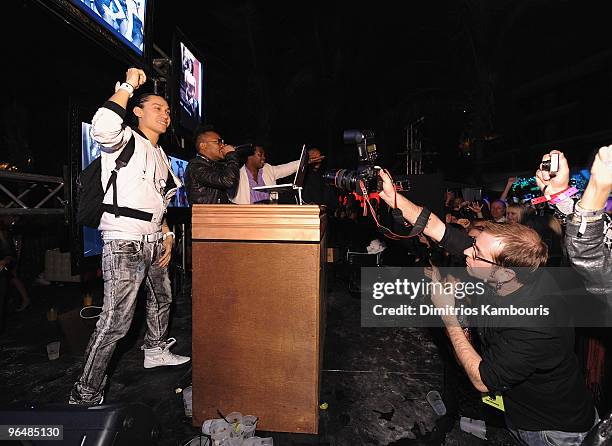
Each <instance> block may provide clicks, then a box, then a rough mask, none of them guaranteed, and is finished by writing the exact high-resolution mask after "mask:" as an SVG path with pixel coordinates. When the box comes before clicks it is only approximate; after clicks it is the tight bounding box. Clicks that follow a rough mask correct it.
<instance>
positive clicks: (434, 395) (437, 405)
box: [427, 390, 446, 416]
mask: <svg viewBox="0 0 612 446" xmlns="http://www.w3.org/2000/svg"><path fill="white" fill-rule="evenodd" d="M427 402H428V403H429V404H430V405H431V407H432V408H433V410H434V412H435V413H436V415H439V416H442V415H446V406H445V405H444V401H442V397H441V396H440V392H438V391H437V390H431V391H429V393H427Z"/></svg>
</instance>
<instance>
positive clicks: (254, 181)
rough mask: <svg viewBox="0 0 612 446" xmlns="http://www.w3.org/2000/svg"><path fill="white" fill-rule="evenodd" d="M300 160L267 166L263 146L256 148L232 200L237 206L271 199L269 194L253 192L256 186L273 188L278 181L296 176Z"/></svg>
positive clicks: (242, 171)
mask: <svg viewBox="0 0 612 446" xmlns="http://www.w3.org/2000/svg"><path fill="white" fill-rule="evenodd" d="M299 165H300V160H297V161H292V162H290V163H287V164H281V165H279V166H271V165H270V164H266V152H265V150H264V148H263V147H262V146H255V153H254V154H253V155H251V156H249V157H248V158H247V161H246V163H245V165H244V166H242V167H241V168H240V182H239V183H238V190H237V191H236V195H234V197H233V198H230V200H231V201H232V202H233V203H236V204H253V203H257V202H258V201H266V200H268V199H269V198H270V194H269V193H268V192H262V191H256V190H252V187H255V186H271V185H274V184H276V180H278V179H279V178H284V177H286V176H289V175H291V174H294V173H295V172H296V171H297V169H298V166H299Z"/></svg>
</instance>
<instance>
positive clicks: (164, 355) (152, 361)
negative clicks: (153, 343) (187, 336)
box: [143, 338, 191, 369]
mask: <svg viewBox="0 0 612 446" xmlns="http://www.w3.org/2000/svg"><path fill="white" fill-rule="evenodd" d="M174 344H176V339H174V338H169V339H168V340H167V341H166V346H165V347H164V348H163V349H162V348H161V347H155V348H143V350H144V354H145V356H144V368H145V369H151V368H153V367H161V366H166V365H181V364H185V363H186V362H189V361H191V358H190V357H189V356H181V355H175V354H174V353H172V352H170V347H172V346H173V345H174Z"/></svg>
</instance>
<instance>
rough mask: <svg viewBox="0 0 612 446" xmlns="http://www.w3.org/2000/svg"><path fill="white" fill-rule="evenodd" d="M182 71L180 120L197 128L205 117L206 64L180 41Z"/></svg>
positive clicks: (185, 124)
mask: <svg viewBox="0 0 612 446" xmlns="http://www.w3.org/2000/svg"><path fill="white" fill-rule="evenodd" d="M179 49H180V51H179V53H180V60H181V72H180V73H179V76H180V77H179V109H180V113H179V120H180V123H181V125H182V126H183V127H185V128H187V129H189V130H192V131H193V130H195V129H196V128H197V126H198V125H200V124H201V123H202V118H203V105H202V98H203V83H204V64H203V62H202V61H200V60H198V59H197V58H196V57H195V56H194V55H193V53H192V52H191V51H190V50H189V48H187V47H186V46H185V44H184V43H183V42H179Z"/></svg>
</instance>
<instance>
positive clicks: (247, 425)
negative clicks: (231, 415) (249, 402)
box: [241, 415, 258, 438]
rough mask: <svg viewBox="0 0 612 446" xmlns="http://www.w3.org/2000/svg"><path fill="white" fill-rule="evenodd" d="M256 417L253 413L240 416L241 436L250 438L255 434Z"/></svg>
mask: <svg viewBox="0 0 612 446" xmlns="http://www.w3.org/2000/svg"><path fill="white" fill-rule="evenodd" d="M257 420H258V418H257V417H256V416H255V415H244V416H243V417H242V428H241V432H242V438H252V437H254V436H255V428H256V427H257Z"/></svg>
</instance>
